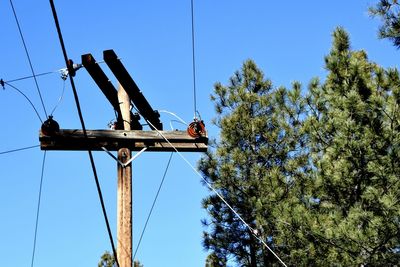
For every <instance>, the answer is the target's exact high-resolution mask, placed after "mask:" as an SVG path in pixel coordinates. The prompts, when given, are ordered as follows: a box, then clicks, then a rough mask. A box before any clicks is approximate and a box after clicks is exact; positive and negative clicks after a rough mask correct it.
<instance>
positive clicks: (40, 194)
mask: <svg viewBox="0 0 400 267" xmlns="http://www.w3.org/2000/svg"><path fill="white" fill-rule="evenodd" d="M46 154H47V151H44V153H43V161H42V174H41V175H40V185H39V196H38V204H37V208H36V222H35V235H34V237H33V250H32V260H31V267H33V262H34V260H35V251H36V238H37V230H38V225H39V214H40V200H41V198H42V185H43V176H44V175H43V174H44V166H45V163H46Z"/></svg>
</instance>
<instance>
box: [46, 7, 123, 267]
mask: <svg viewBox="0 0 400 267" xmlns="http://www.w3.org/2000/svg"><path fill="white" fill-rule="evenodd" d="M49 2H50V6H51V10H52V13H53V18H54V23H55V26H56V28H57V33H58V38H59V41H60V45H61V49H62V53H63V56H64V60H65V65H66V66H68V65H69V64H68V55H67V50H66V48H65V44H64V39H63V36H62V33H61V28H60V24H59V21H58V17H57V11H56V8H55V5H54V1H53V0H49ZM69 80H70V82H71V87H72V92H73V94H74V99H75V104H76V108H77V110H78V115H79V120H80V122H81V125H82V131H83V135H84V137H85V138H87V137H88V136H87V132H86V127H85V122H84V120H83V115H82V110H81V107H80V103H79V98H78V92H77V90H76V87H75V83H74V79H73V77H72V75H69ZM88 154H89V159H90V164H91V166H92V171H93V176H94V180H95V183H96V188H97V193H98V195H99V200H100V204H101V209H102V211H103V217H104V220H105V222H106V226H107V232H108V236H109V239H110V243H111V247H112V250H113V254H114V259H115V262H116V264H117V267H119V262H118V257H117V250H116V249H115V245H114V239H113V236H112V232H111V227H110V223H109V221H108V217H107V211H106V207H105V204H104V199H103V194H102V192H101V187H100V182H99V179H98V176H97V170H96V165H95V163H94V159H93V154H92V151H91V150H88Z"/></svg>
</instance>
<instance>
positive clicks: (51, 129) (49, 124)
mask: <svg viewBox="0 0 400 267" xmlns="http://www.w3.org/2000/svg"><path fill="white" fill-rule="evenodd" d="M41 129H42V133H43V134H44V135H54V134H55V133H56V132H58V131H60V126H59V125H58V123H57V122H56V121H55V120H53V116H51V115H50V116H49V118H48V119H47V120H45V122H43V124H42V128H41Z"/></svg>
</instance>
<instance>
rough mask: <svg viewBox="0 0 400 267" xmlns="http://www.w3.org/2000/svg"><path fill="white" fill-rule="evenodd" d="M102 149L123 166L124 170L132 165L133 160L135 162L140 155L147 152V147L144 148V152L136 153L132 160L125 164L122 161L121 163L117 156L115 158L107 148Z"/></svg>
mask: <svg viewBox="0 0 400 267" xmlns="http://www.w3.org/2000/svg"><path fill="white" fill-rule="evenodd" d="M101 149H103V150H104V151H105V152H106V153H107V154H108V155H110V156H111V157H112V158H113V159H114V160H115V161H116V162H118V164H119V165H121V166H122V168H126V167H127V166H128V165H129V164H131V162H132V161H133V160H135V159H136V158H137V157H139V156H140V154H142V153H143V152H144V151H146V150H147V147H144V148H142V150H140V151H139V152H138V153H136V154H135V155H134V156H133V157H132V158H131V159H130V160H128V161H127V162H126V163H123V162H122V161H120V160H119V159H118V158H117V157H116V156H114V154H113V153H111V152H110V151H108V150H107V148H105V147H101Z"/></svg>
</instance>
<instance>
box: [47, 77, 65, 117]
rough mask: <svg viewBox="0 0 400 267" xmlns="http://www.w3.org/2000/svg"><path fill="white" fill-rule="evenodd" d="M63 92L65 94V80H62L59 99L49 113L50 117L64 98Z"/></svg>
mask: <svg viewBox="0 0 400 267" xmlns="http://www.w3.org/2000/svg"><path fill="white" fill-rule="evenodd" d="M64 92H65V80H63V88H62V91H61V96H60V98H59V99H58V101H57V104H56V105H55V106H54V108H53V110H52V111H51V112H50V116H52V115H53V113H54V111H56V109H57V108H58V106H59V105H60V103H61V101H62V100H63V98H64Z"/></svg>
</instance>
